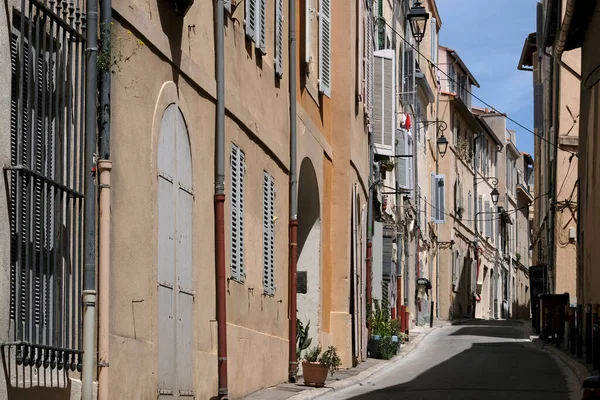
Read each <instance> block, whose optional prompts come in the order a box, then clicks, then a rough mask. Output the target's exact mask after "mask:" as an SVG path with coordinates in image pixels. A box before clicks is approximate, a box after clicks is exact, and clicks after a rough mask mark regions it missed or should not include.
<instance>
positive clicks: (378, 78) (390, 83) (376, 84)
mask: <svg viewBox="0 0 600 400" xmlns="http://www.w3.org/2000/svg"><path fill="white" fill-rule="evenodd" d="M394 62H395V56H394V50H380V51H377V52H375V54H374V61H373V64H374V71H373V92H374V95H375V96H374V102H373V142H374V143H375V146H376V153H377V154H383V155H392V154H393V153H392V152H393V148H394V144H393V138H394V135H393V133H394V131H395V130H396V118H395V113H396V87H395V86H396V82H395V76H394V75H395V72H394Z"/></svg>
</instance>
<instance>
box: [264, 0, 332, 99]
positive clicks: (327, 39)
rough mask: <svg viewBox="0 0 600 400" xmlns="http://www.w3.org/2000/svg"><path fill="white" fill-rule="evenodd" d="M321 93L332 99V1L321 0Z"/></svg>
mask: <svg viewBox="0 0 600 400" xmlns="http://www.w3.org/2000/svg"><path fill="white" fill-rule="evenodd" d="M265 1H266V0H265ZM319 91H320V92H322V93H323V94H324V95H325V96H327V97H331V0H319Z"/></svg>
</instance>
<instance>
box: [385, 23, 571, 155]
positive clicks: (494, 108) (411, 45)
mask: <svg viewBox="0 0 600 400" xmlns="http://www.w3.org/2000/svg"><path fill="white" fill-rule="evenodd" d="M385 24H386V25H387V26H388V28H390V30H391V31H392V32H394V33H395V34H396V35H397V36H398V37H400V39H402V40H403V41H404V43H406V44H408V45H409V46H410V47H412V48H413V49H414V50H415V51H416V52H417V53H418V54H419V55H420V56H421V57H423V58H424V59H425V60H426V61H427V62H428V63H429V65H430V66H431V67H433V68H435V69H437V70H438V71H439V72H441V73H442V74H444V75H445V76H446V77H447V78H448V79H449V80H451V81H452V82H454V83H456V84H457V85H458V86H459V87H460V88H462V89H463V90H464V91H465V92H466V93H469V94H470V95H471V96H472V97H474V98H476V99H477V100H479V101H480V102H481V103H483V104H484V105H486V106H487V107H489V108H490V109H491V110H492V111H495V112H497V113H498V114H503V115H505V116H506V119H508V120H509V121H511V122H512V123H514V124H515V125H517V126H519V127H521V128H522V129H524V130H525V131H527V132H529V133H531V134H532V135H534V136H537V137H538V138H540V139H541V140H543V141H545V142H547V143H548V144H549V145H551V146H554V147H556V148H557V149H559V150H561V151H564V152H566V153H569V154H571V155H573V156H575V157H579V155H578V154H577V153H575V152H572V151H569V150H565V149H561V148H560V147H559V146H558V145H557V144H556V143H553V142H551V141H550V140H548V139H546V138H545V137H543V136H542V135H540V134H537V133H535V132H534V131H532V130H531V129H529V128H527V127H526V126H525V125H523V124H521V123H520V122H518V121H516V120H515V119H513V118H512V117H510V116H508V114H506V113H501V112H500V111H498V110H497V109H496V107H494V106H492V105H490V104H489V103H488V102H486V101H485V100H483V99H482V98H480V97H478V96H477V95H475V94H473V93H472V92H471V91H469V90H467V88H466V87H464V86H462V85H461V84H460V83H459V82H458V81H457V80H455V79H454V78H452V77H451V76H450V75H448V74H447V73H446V72H445V71H443V70H442V69H441V68H440V67H438V66H437V65H435V64H434V63H433V62H432V61H431V60H430V59H429V58H427V57H425V56H424V55H423V53H421V52H420V51H419V50H418V49H417V48H416V47H415V46H414V45H413V44H412V43H410V42H409V41H408V40H406V39H405V38H404V37H403V36H402V35H401V34H400V33H398V32H397V31H396V30H395V29H394V28H393V27H392V26H391V25H390V24H389V23H388V22H387V21H386V22H385Z"/></svg>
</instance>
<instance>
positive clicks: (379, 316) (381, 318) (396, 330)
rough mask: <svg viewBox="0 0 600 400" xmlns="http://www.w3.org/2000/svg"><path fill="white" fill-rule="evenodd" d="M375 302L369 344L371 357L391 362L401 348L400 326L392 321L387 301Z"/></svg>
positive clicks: (395, 321)
mask: <svg viewBox="0 0 600 400" xmlns="http://www.w3.org/2000/svg"><path fill="white" fill-rule="evenodd" d="M381 303H382V304H381V307H380V306H379V302H378V301H377V300H375V301H374V305H375V313H374V314H373V316H372V318H371V326H372V333H371V338H370V339H369V343H368V351H369V357H371V358H379V359H383V360H389V359H390V358H392V357H393V356H394V355H396V353H397V352H398V348H399V347H400V337H401V332H400V324H399V322H398V321H397V320H390V315H389V307H388V304H387V301H386V299H384V300H383V301H382V302H381Z"/></svg>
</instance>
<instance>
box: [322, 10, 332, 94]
mask: <svg viewBox="0 0 600 400" xmlns="http://www.w3.org/2000/svg"><path fill="white" fill-rule="evenodd" d="M319 91H320V92H322V93H323V94H324V95H325V96H327V97H331V0H320V1H319Z"/></svg>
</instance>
